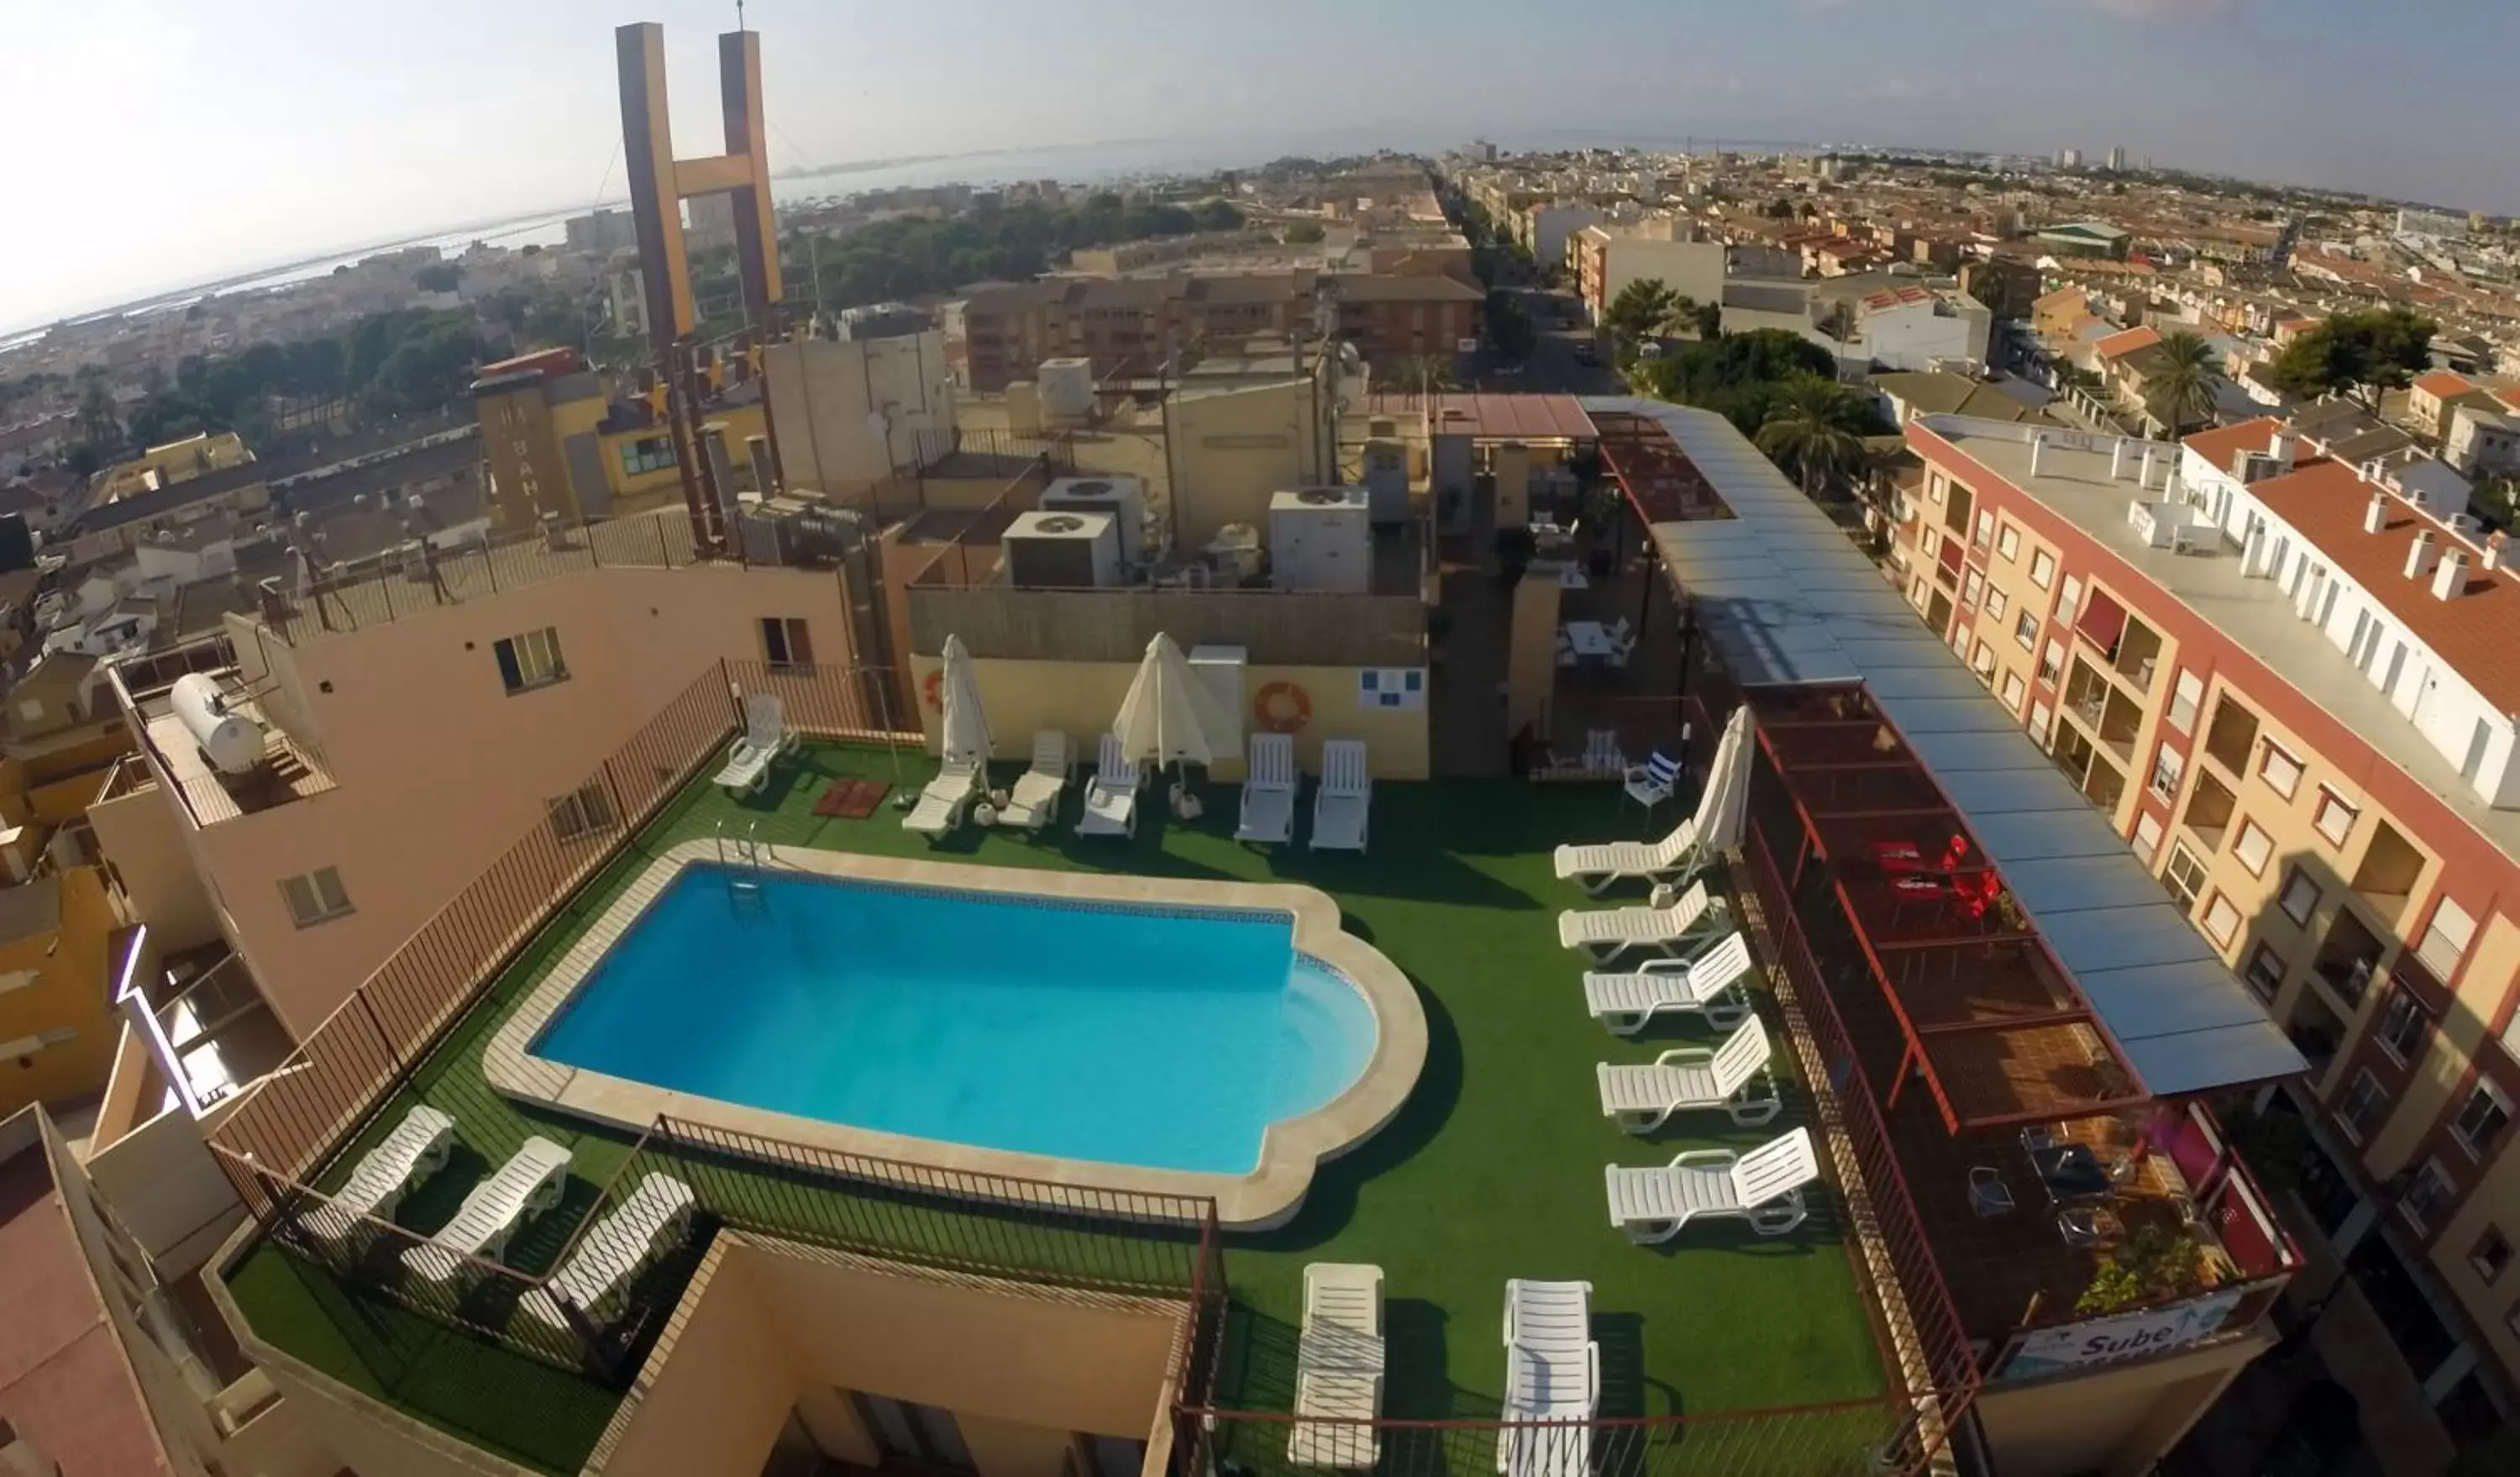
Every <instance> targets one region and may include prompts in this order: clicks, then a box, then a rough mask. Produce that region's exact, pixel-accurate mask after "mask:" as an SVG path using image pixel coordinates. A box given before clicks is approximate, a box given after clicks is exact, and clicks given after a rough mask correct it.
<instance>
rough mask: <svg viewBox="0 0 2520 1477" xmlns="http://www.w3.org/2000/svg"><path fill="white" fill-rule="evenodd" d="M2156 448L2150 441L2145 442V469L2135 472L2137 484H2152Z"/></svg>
mask: <svg viewBox="0 0 2520 1477" xmlns="http://www.w3.org/2000/svg"><path fill="white" fill-rule="evenodd" d="M2155 450H2156V448H2155V447H2154V446H2153V444H2152V443H2151V442H2150V441H2146V442H2144V443H2143V469H2142V470H2139V471H2138V472H2137V473H2136V474H2135V484H2136V485H2137V486H2138V487H2144V488H2149V487H2150V486H2152V454H2153V452H2154V451H2155Z"/></svg>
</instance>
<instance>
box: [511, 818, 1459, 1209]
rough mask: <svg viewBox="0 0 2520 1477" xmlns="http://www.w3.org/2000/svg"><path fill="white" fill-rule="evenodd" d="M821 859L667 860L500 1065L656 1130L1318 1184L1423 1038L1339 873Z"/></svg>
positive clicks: (1084, 1174) (1104, 1179) (1292, 1185)
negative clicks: (1131, 871)
mask: <svg viewBox="0 0 2520 1477" xmlns="http://www.w3.org/2000/svg"><path fill="white" fill-rule="evenodd" d="M690 850H693V849H692V848H686V851H690ZM700 850H703V851H704V850H705V849H704V848H701V849H700ZM792 856H793V858H794V860H793V861H792V862H791V863H790V865H786V866H773V867H766V868H730V867H727V866H724V865H722V864H720V863H718V862H716V861H714V860H711V859H708V858H706V857H704V856H697V855H684V856H680V857H669V858H667V859H666V861H665V862H662V863H659V864H658V866H657V868H656V869H654V870H653V871H652V874H651V876H650V877H649V878H648V879H646V881H645V882H644V883H643V884H642V885H639V886H634V887H633V889H632V890H631V893H630V894H629V895H628V896H626V897H624V898H623V899H622V900H621V901H620V902H619V903H617V904H616V905H615V908H614V915H617V916H607V919H606V922H608V923H610V924H612V925H613V926H611V927H610V928H608V929H607V928H606V927H605V926H604V924H602V923H600V924H599V925H598V928H597V929H596V930H594V934H593V935H591V936H590V940H589V941H588V944H587V945H586V946H585V949H584V959H583V961H582V962H581V963H580V965H579V966H578V967H576V968H574V969H565V968H564V969H562V970H558V971H555V978H553V979H552V980H549V981H546V983H545V986H544V987H543V988H542V989H541V990H539V991H537V992H536V995H535V997H534V998H533V999H531V1000H529V1001H528V1002H527V1004H526V1006H525V1007H523V1008H522V1009H520V1010H519V1011H518V1014H517V1018H515V1019H513V1020H512V1021H511V1022H510V1023H509V1025H508V1026H507V1027H506V1028H504V1029H503V1031H502V1033H501V1037H502V1040H504V1041H505V1043H506V1045H505V1047H504V1048H503V1046H502V1045H501V1043H500V1042H499V1041H494V1043H493V1045H492V1048H491V1052H490V1055H489V1057H488V1059H487V1060H485V1067H486V1068H487V1069H488V1070H489V1073H490V1075H491V1077H492V1079H493V1081H494V1082H498V1083H499V1085H500V1086H501V1087H502V1089H503V1090H504V1091H508V1092H510V1093H511V1094H513V1095H516V1096H521V1097H537V1098H540V1099H542V1100H544V1101H547V1102H550V1103H551V1104H552V1105H554V1106H558V1107H562V1108H563V1109H568V1110H572V1111H578V1112H582V1113H587V1114H590V1115H591V1116H596V1117H602V1118H607V1119H611V1120H613V1121H616V1122H621V1123H624V1124H626V1125H630V1126H640V1125H643V1124H644V1123H645V1122H646V1121H648V1120H649V1119H650V1118H652V1117H653V1116H654V1115H656V1114H659V1113H663V1114H667V1115H670V1116H673V1117H676V1118H695V1119H698V1120H700V1121H710V1122H716V1123H718V1124H719V1125H720V1126H723V1127H728V1128H734V1129H738V1130H740V1131H743V1132H748V1133H753V1134H757V1135H759V1136H761V1137H764V1138H768V1139H776V1140H780V1141H788V1142H803V1143H810V1144H813V1145H815V1146H820V1147H830V1148H838V1149H843V1150H847V1151H854V1152H867V1153H875V1154H880V1155H884V1156H887V1157H907V1158H913V1159H918V1160H921V1161H922V1162H935V1163H938V1164H940V1165H941V1166H944V1167H951V1168H964V1169H987V1170H991V1171H995V1172H1000V1173H1016V1174H1027V1175H1034V1176H1040V1177H1046V1178H1054V1179H1066V1180H1069V1181H1072V1182H1076V1183H1090V1184H1096V1185H1103V1186H1113V1187H1121V1188H1137V1187H1144V1188H1150V1189H1152V1188H1165V1189H1174V1188H1195V1189H1199V1190H1202V1191H1210V1192H1213V1191H1216V1190H1217V1189H1218V1186H1217V1184H1215V1183H1213V1182H1210V1183H1203V1184H1200V1185H1196V1186H1193V1185H1188V1184H1183V1183H1180V1177H1183V1176H1190V1177H1198V1178H1199V1179H1201V1180H1202V1181H1205V1180H1206V1179H1207V1177H1218V1178H1219V1179H1241V1180H1246V1181H1248V1180H1270V1181H1272V1182H1273V1189H1272V1193H1273V1194H1281V1193H1288V1192H1290V1193H1291V1194H1292V1196H1293V1197H1294V1198H1295V1199H1300V1196H1301V1192H1302V1187H1303V1185H1304V1184H1305V1183H1306V1182H1308V1181H1309V1178H1310V1169H1311V1164H1312V1162H1313V1160H1314V1159H1315V1158H1317V1157H1319V1156H1320V1155H1321V1154H1322V1153H1324V1152H1337V1151H1338V1150H1339V1149H1342V1148H1344V1147H1346V1146H1348V1144H1350V1143H1352V1142H1354V1141H1356V1140H1357V1139H1361V1138H1363V1137H1365V1135H1366V1134H1370V1133H1371V1132H1373V1129H1374V1128H1377V1127H1379V1126H1380V1124H1381V1123H1382V1122H1383V1121H1385V1120H1387V1119H1388V1117H1389V1116H1390V1114H1391V1113H1392V1112H1394V1111H1397V1109H1398V1106H1399V1103H1400V1101H1401V1100H1402V1099H1403V1098H1405V1097H1406V1096H1407V1093H1408V1089H1409V1087H1410V1086H1411V1085H1413V1084H1414V1083H1415V1081H1416V1077H1417V1071H1418V1064H1419V1063H1420V1062H1422V1060H1423V1054H1424V1046H1423V1043H1424V1020H1423V1016H1422V1014H1420V1013H1419V1011H1418V1004H1417V1000H1416V997H1415V995H1414V993H1413V992H1412V991H1411V990H1410V987H1409V985H1408V982H1407V980H1406V977H1405V976H1402V975H1400V974H1399V972H1398V971H1397V970H1396V969H1393V968H1392V967H1391V965H1390V964H1389V962H1387V961H1385V960H1383V959H1382V957H1381V956H1380V955H1379V954H1377V953H1375V952H1374V951H1373V949H1372V948H1370V947H1369V946H1367V945H1365V944H1364V943H1363V942H1362V941H1361V940H1358V939H1356V938H1354V937H1352V936H1350V935H1347V934H1345V933H1343V932H1340V931H1338V929H1337V926H1336V920H1337V905H1336V904H1335V903H1333V902H1332V901H1331V900H1330V899H1328V897H1327V896H1325V895H1323V894H1321V893H1318V892H1314V891H1313V890H1312V889H1309V888H1302V887H1287V886H1269V885H1262V886H1253V885H1247V884H1218V883H1200V882H1177V881H1157V880H1155V879H1150V878H1108V877H1106V878H1086V877H1080V876H1077V875H1075V874H1052V873H1033V874H1027V873H1020V872H1012V871H1009V870H1007V869H987V870H986V873H987V875H986V876H985V877H984V878H983V877H981V876H980V875H979V873H982V872H983V870H982V869H976V868H968V867H958V866H954V865H951V864H931V863H917V862H900V861H895V862H889V863H873V862H869V861H867V860H866V859H858V858H849V857H844V856H840V855H838V854H834V853H828V852H797V853H793V854H792ZM853 868H854V869H861V870H862V869H866V868H873V869H874V871H875V872H876V873H877V874H872V875H868V874H856V875H852V874H847V873H848V872H849V871H850V870H852V869H853ZM982 881H985V882H986V883H987V884H988V885H985V886H983V885H977V884H978V883H979V882H982ZM1028 884H1029V885H1028ZM1115 893H1116V894H1121V895H1120V896H1113V895H1112V894H1115ZM1131 894H1144V895H1143V896H1138V895H1131ZM598 935H600V936H598ZM1377 1067H1379V1068H1380V1070H1376V1068H1377ZM503 1068H504V1070H503ZM1369 1078H1373V1079H1374V1080H1373V1082H1368V1079H1369ZM1333 1108H1336V1109H1338V1110H1339V1111H1336V1112H1329V1111H1326V1110H1329V1109H1333ZM1326 1120H1335V1121H1334V1122H1332V1121H1326ZM822 1130H829V1131H830V1132H824V1131H822ZM1273 1143H1278V1144H1279V1145H1280V1146H1281V1147H1283V1149H1284V1154H1283V1158H1284V1159H1285V1160H1286V1161H1287V1162H1285V1163H1283V1164H1276V1165H1273V1164H1272V1162H1271V1160H1272V1153H1273V1150H1272V1145H1273ZM992 1155H997V1156H1008V1157H1005V1158H1003V1159H997V1158H992V1157H990V1156H992ZM1298 1167H1299V1168H1300V1173H1299V1174H1294V1175H1292V1177H1291V1180H1290V1178H1289V1175H1290V1171H1291V1170H1293V1169H1295V1168H1298ZM1106 1171H1119V1172H1122V1173H1117V1174H1115V1173H1109V1172H1106ZM1133 1171H1143V1172H1148V1175H1149V1176H1151V1177H1152V1178H1148V1177H1137V1178H1132V1177H1131V1175H1130V1174H1128V1173H1126V1172H1133ZM1062 1172H1064V1173H1062ZM1167 1176H1169V1177H1171V1178H1170V1179H1166V1178H1164V1177H1167ZM1283 1208H1284V1209H1285V1210H1287V1211H1288V1212H1291V1210H1292V1201H1291V1200H1290V1201H1289V1202H1288V1203H1287V1204H1286V1205H1285V1206H1284V1207H1283Z"/></svg>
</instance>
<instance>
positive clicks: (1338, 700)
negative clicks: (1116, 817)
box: [911, 656, 1429, 780]
mask: <svg viewBox="0 0 2520 1477" xmlns="http://www.w3.org/2000/svg"><path fill="white" fill-rule="evenodd" d="M911 664H912V668H913V671H914V672H915V673H916V675H917V678H918V683H919V691H920V692H922V694H923V693H925V692H926V690H927V678H928V676H929V674H930V673H933V672H938V671H941V670H942V669H943V664H942V663H941V662H940V661H938V660H937V658H935V657H932V656H917V657H913V658H912V662H911ZM971 665H972V669H973V670H974V672H975V673H976V674H977V675H978V677H979V683H980V704H981V706H982V707H983V708H985V709H986V710H987V712H988V715H989V737H990V738H991V739H993V740H994V741H995V745H996V747H995V757H997V758H1000V759H1006V760H1014V759H1020V758H1023V757H1025V756H1026V755H1028V754H1030V753H1031V751H1032V736H1033V735H1034V734H1035V733H1038V732H1040V731H1042V730H1044V729H1057V730H1060V731H1062V732H1064V733H1065V734H1066V735H1067V736H1068V743H1069V746H1070V750H1071V752H1073V753H1074V754H1076V755H1077V758H1078V762H1079V763H1080V764H1087V765H1090V764H1092V763H1093V761H1094V755H1095V752H1096V749H1097V747H1098V746H1099V745H1100V744H1101V742H1102V735H1104V734H1106V733H1108V732H1110V729H1111V720H1112V718H1113V717H1114V716H1115V715H1117V714H1118V713H1119V711H1120V701H1121V699H1122V698H1124V697H1126V696H1127V695H1128V693H1129V683H1130V681H1131V679H1133V678H1135V677H1136V676H1137V675H1138V666H1137V663H1135V662H1085V661H1008V660H1001V659H993V658H989V657H978V658H975V659H974V660H973V661H972V663H971ZM1360 670H1361V669H1359V668H1356V667H1296V666H1252V667H1247V668H1245V669H1244V672H1243V682H1242V709H1241V714H1242V727H1243V731H1244V732H1245V733H1246V734H1247V733H1251V732H1254V731H1256V724H1255V721H1254V719H1253V707H1254V704H1255V703H1256V702H1257V700H1258V698H1259V695H1260V692H1261V690H1262V689H1263V688H1266V687H1269V686H1270V685H1272V684H1274V683H1280V682H1289V683H1293V684H1294V685H1295V686H1297V687H1298V688H1301V689H1302V690H1303V691H1304V692H1305V693H1306V694H1309V695H1310V697H1311V698H1312V703H1313V713H1312V720H1311V721H1310V722H1309V723H1307V724H1305V725H1304V726H1303V728H1302V729H1301V730H1299V731H1298V732H1297V733H1296V734H1295V760H1296V763H1297V764H1299V765H1300V766H1302V768H1303V770H1304V772H1305V773H1307V774H1311V775H1319V774H1320V773H1321V772H1322V744H1323V742H1324V741H1325V740H1327V739H1363V740H1364V741H1365V745H1366V763H1367V767H1368V770H1369V772H1370V773H1371V774H1372V775H1373V778H1375V779H1377V780H1423V779H1425V778H1427V775H1428V773H1429V771H1428V767H1427V765H1428V760H1427V710H1426V709H1425V708H1423V707H1420V708H1418V709H1417V710H1415V711H1407V710H1397V711H1395V710H1379V709H1377V710H1368V709H1366V708H1365V707H1364V706H1363V705H1362V704H1361V703H1360V702H1359V701H1358V696H1357V694H1358V684H1359V681H1360V679H1359V672H1360ZM919 718H920V723H921V726H922V729H923V731H924V732H925V733H926V735H927V742H928V747H929V748H931V749H933V748H935V747H936V746H937V744H938V743H940V742H941V741H942V736H941V733H940V726H941V725H942V723H943V721H944V720H943V715H942V714H941V713H940V712H939V711H938V710H937V708H936V707H935V705H934V704H932V703H929V702H926V701H924V700H922V702H921V703H920V711H919ZM1218 757H1219V763H1218V765H1217V766H1216V769H1217V771H1218V776H1217V777H1218V778H1219V779H1232V778H1235V777H1238V776H1239V775H1240V773H1241V755H1240V754H1239V753H1237V754H1236V755H1235V757H1234V760H1233V762H1232V763H1231V764H1228V763H1226V762H1224V757H1223V756H1222V755H1220V756H1218Z"/></svg>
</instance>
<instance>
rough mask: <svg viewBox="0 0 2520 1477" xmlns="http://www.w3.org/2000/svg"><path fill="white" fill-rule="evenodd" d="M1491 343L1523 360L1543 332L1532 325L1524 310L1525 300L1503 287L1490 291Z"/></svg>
mask: <svg viewBox="0 0 2520 1477" xmlns="http://www.w3.org/2000/svg"><path fill="white" fill-rule="evenodd" d="M1487 330H1488V342H1489V343H1491V344H1494V345H1495V346H1496V351H1497V352H1498V353H1500V354H1503V355H1504V356H1505V357H1506V358H1508V359H1514V360H1519V359H1523V358H1526V357H1528V356H1529V355H1530V353H1531V350H1532V347H1533V345H1535V344H1537V343H1538V342H1539V341H1540V335H1539V333H1538V332H1537V331H1535V330H1534V329H1533V328H1532V326H1531V315H1530V314H1529V313H1526V312H1524V311H1523V309H1522V301H1521V299H1519V298H1517V297H1516V296H1515V295H1514V294H1513V293H1511V292H1508V291H1505V290H1504V289H1502V288H1500V289H1498V290H1497V291H1493V292H1490V293H1489V294H1488V304H1487Z"/></svg>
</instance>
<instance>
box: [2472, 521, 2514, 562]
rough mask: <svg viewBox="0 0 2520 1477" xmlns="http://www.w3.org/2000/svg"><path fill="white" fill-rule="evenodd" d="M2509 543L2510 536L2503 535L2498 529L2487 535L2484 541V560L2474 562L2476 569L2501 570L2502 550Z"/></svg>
mask: <svg viewBox="0 0 2520 1477" xmlns="http://www.w3.org/2000/svg"><path fill="white" fill-rule="evenodd" d="M2510 541H2511V540H2510V535H2508V534H2506V533H2504V532H2503V531H2502V530H2501V529H2499V528H2497V529H2495V530H2494V532H2493V533H2491V534H2489V535H2487V537H2486V540H2485V558H2483V559H2478V560H2477V561H2476V567H2478V568H2479V569H2499V568H2501V567H2502V560H2503V559H2504V555H2503V552H2502V548H2503V546H2504V545H2505V544H2507V543H2509V542H2510Z"/></svg>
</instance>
